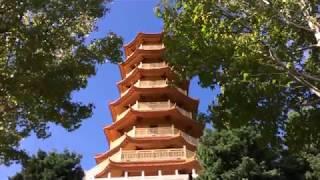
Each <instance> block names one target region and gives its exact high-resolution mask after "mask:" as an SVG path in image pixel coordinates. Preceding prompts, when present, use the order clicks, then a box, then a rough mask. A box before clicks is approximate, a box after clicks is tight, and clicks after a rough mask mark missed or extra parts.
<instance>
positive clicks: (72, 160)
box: [9, 150, 84, 180]
mask: <svg viewBox="0 0 320 180" xmlns="http://www.w3.org/2000/svg"><path fill="white" fill-rule="evenodd" d="M80 160H81V156H79V155H77V154H75V153H70V152H68V151H64V152H63V153H56V152H51V153H46V152H44V151H41V150H40V151H39V152H38V153H37V155H34V156H32V157H30V159H28V160H26V161H24V162H23V163H22V170H21V172H19V173H17V174H16V175H15V176H13V177H11V178H9V180H44V179H45V180H56V179H59V180H81V179H82V178H83V177H84V172H83V169H82V168H81V166H80Z"/></svg>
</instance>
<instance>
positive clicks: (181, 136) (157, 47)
mask: <svg viewBox="0 0 320 180" xmlns="http://www.w3.org/2000/svg"><path fill="white" fill-rule="evenodd" d="M162 38H163V34H145V33H139V34H138V35H137V36H136V38H135V39H134V40H133V41H132V42H130V43H129V44H127V45H125V46H124V49H125V55H126V60H125V61H124V62H122V63H120V64H119V67H120V71H121V77H122V80H120V81H119V82H118V83H117V86H118V89H119V92H120V97H119V98H118V99H117V100H115V101H113V102H111V103H110V104H109V108H110V111H111V114H112V120H113V123H112V124H111V125H109V126H106V127H105V128H104V133H105V135H106V136H107V139H108V142H109V150H108V151H106V152H104V153H101V154H98V155H96V156H95V160H96V163H97V165H96V166H95V167H93V168H92V169H91V170H89V171H87V172H86V177H85V179H87V180H89V179H101V180H102V179H136V180H138V179H146V180H147V179H148V180H151V179H166V180H188V179H192V178H195V177H196V176H197V173H198V172H199V170H200V165H199V163H198V161H197V159H196V155H195V151H196V147H197V144H198V139H199V137H200V136H201V135H202V132H203V128H204V126H203V124H201V123H199V122H197V121H195V120H194V118H195V115H196V113H197V108H198V103H199V102H198V100H195V99H192V98H191V97H189V96H188V89H189V82H188V81H184V82H181V83H178V84H177V83H176V82H173V81H175V79H176V74H175V73H174V72H173V70H172V68H170V67H169V66H168V64H167V63H166V62H165V60H164V59H163V53H164V50H165V48H164V45H163V43H162Z"/></svg>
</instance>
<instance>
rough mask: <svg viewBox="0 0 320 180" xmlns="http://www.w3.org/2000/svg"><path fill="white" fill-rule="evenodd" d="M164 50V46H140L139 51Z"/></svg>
mask: <svg viewBox="0 0 320 180" xmlns="http://www.w3.org/2000/svg"><path fill="white" fill-rule="evenodd" d="M162 48H164V44H140V46H139V49H144V50H158V49H162Z"/></svg>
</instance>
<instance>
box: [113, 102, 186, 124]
mask: <svg viewBox="0 0 320 180" xmlns="http://www.w3.org/2000/svg"><path fill="white" fill-rule="evenodd" d="M174 107H176V108H177V109H178V111H179V112H180V113H181V114H183V115H184V116H187V117H189V118H192V112H188V111H186V110H184V109H183V108H181V107H179V106H176V104H175V103H172V102H171V101H170V100H168V101H160V102H139V101H137V102H136V103H135V104H134V105H133V106H131V108H133V109H134V110H138V111H161V110H169V109H171V108H174ZM129 111H130V108H128V109H126V110H125V111H123V112H122V113H120V114H118V115H117V118H116V121H118V120H120V119H121V118H123V117H124V116H125V115H126V114H127V113H128V112H129Z"/></svg>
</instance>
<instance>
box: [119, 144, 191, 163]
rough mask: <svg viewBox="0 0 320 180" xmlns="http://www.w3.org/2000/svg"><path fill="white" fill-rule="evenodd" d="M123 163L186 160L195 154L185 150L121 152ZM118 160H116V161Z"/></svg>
mask: <svg viewBox="0 0 320 180" xmlns="http://www.w3.org/2000/svg"><path fill="white" fill-rule="evenodd" d="M118 153H119V154H120V155H118V156H116V157H117V158H119V157H120V159H117V160H120V161H121V162H128V161H135V162H137V161H163V160H185V159H187V158H191V157H193V156H194V154H195V153H194V152H192V151H189V150H187V149H186V148H185V147H184V148H172V149H152V150H120V151H119V152H118ZM114 160H116V159H114Z"/></svg>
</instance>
